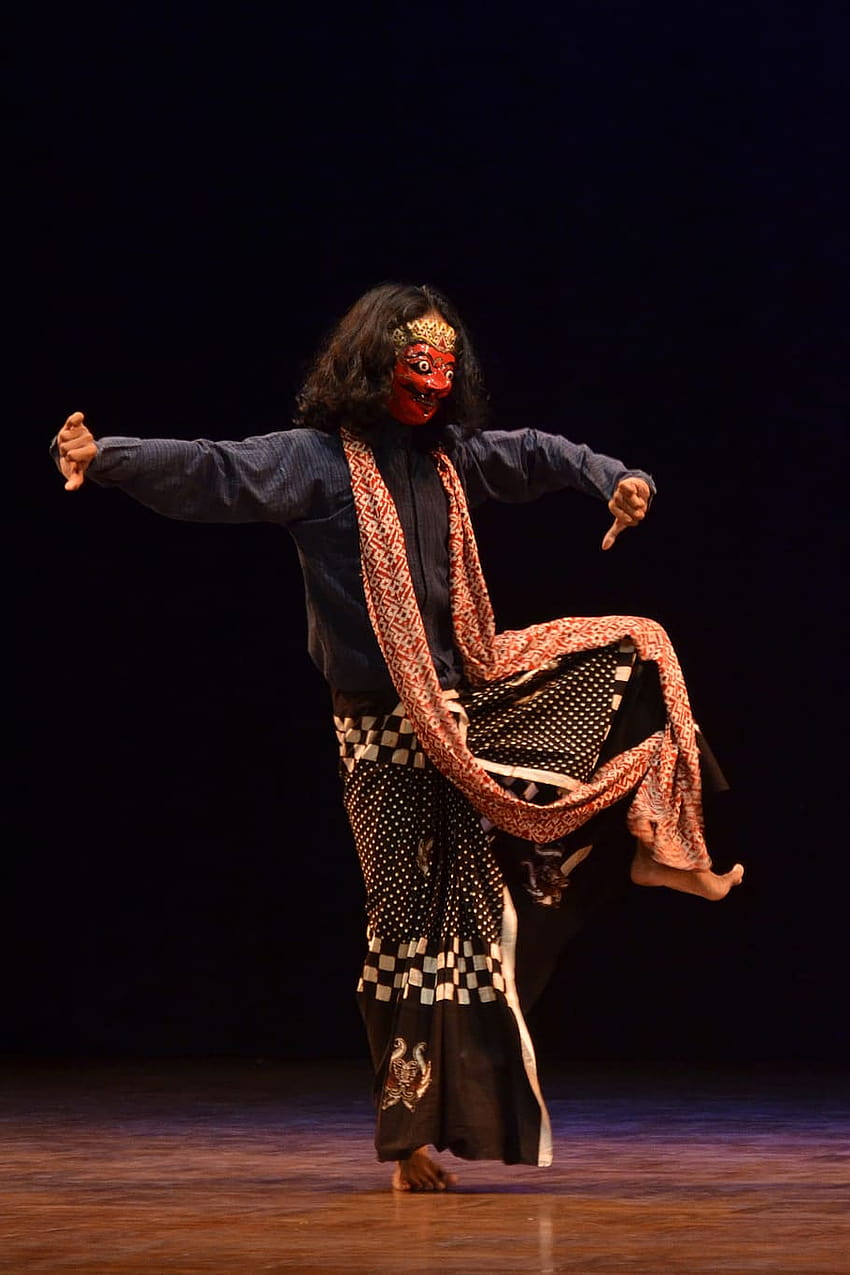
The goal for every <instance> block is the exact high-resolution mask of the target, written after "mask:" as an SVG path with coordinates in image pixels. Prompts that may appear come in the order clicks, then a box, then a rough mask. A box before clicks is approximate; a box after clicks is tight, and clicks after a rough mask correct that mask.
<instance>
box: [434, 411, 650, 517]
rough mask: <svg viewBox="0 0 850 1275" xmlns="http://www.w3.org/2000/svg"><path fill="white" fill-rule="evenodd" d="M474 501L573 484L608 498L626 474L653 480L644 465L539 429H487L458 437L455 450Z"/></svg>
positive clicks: (521, 497)
mask: <svg viewBox="0 0 850 1275" xmlns="http://www.w3.org/2000/svg"><path fill="white" fill-rule="evenodd" d="M453 459H454V461H455V465H456V467H457V469H458V472H459V474H460V477H461V480H462V481H463V483H464V486H465V488H466V494H467V499H468V501H469V503H470V505H472V506H474V505H480V504H482V503H483V502H484V501H485V500H504V501H515V502H519V501H526V500H535V499H536V498H537V497H538V496H542V495H544V494H545V493H546V492H550V491H561V490H563V489H564V488H568V487H572V488H575V489H576V490H577V491H582V492H584V493H585V494H586V495H588V496H596V497H598V498H599V499H600V500H604V501H606V502H607V501H609V500H610V499H611V497H612V496H613V494H614V491H615V489H616V487H617V484H618V483H619V482H621V481H622V479H623V478H642V479H643V481H644V482H645V483H647V484H648V486H649V490H650V492H651V494H652V495H653V496H654V495H655V490H656V489H655V483H654V482H653V479H652V477H651V475H650V474H647V473H645V472H644V471H643V470H642V469H627V468H626V466H625V465H624V464H623V463H622V461H619V460H615V459H614V458H613V457H611V456H604V455H603V454H602V453H601V452H594V451H591V449H590V448H589V447H587V446H586V445H585V444H583V443H572V442H570V440H569V439H568V438H563V437H562V436H561V435H560V434H545V433H543V432H542V431H541V430H538V429H518V430H483V431H482V432H481V433H480V434H473V435H472V436H471V437H470V438H467V439H465V440H463V441H462V442H459V443H458V444H457V446H456V449H455V451H454V453H453Z"/></svg>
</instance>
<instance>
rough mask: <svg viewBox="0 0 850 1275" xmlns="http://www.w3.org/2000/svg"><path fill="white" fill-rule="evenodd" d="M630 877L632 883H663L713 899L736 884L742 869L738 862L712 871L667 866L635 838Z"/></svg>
mask: <svg viewBox="0 0 850 1275" xmlns="http://www.w3.org/2000/svg"><path fill="white" fill-rule="evenodd" d="M631 878H632V880H633V881H634V883H635V885H655V886H665V887H666V888H667V889H668V890H679V891H680V892H681V893H682V894H696V895H698V897H699V898H701V899H710V900H711V901H712V902H716V901H717V900H718V899H725V898H726V895H727V894H728V893H729V891H730V890H731V889H732V887H733V886H736V885H740V884H741V881H742V880H743V878H744V869H743V867H742V865H741V864H740V863H736V864H735V866H734V868H731V869H730V870H729V871H728V872H712V871H711V870H710V869H705V870H698V871H688V870H687V869H685V868H669V867H668V866H667V865H666V864H664V863H658V862H656V860H655V859H653V857H652V855H651V853H650V851H649V850H648V849H647V847H646V846H645V845H643V844H642V842H641V841H640V840H639V841H638V845H637V850H636V851H635V857H634V858H633V859H632V867H631Z"/></svg>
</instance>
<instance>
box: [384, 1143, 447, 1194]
mask: <svg viewBox="0 0 850 1275" xmlns="http://www.w3.org/2000/svg"><path fill="white" fill-rule="evenodd" d="M456 1183H457V1178H456V1177H455V1175H454V1174H453V1173H446V1171H445V1169H441V1168H440V1166H439V1164H437V1162H436V1161H435V1160H432V1159H431V1157H430V1156H429V1155H426V1154H425V1148H424V1147H417V1149H416V1150H415V1151H414V1152H413V1155H411V1156H408V1158H407V1159H406V1160H399V1161H398V1163H397V1164H396V1166H395V1171H394V1173H393V1190H394V1191H446V1190H448V1188H449V1187H453V1186H455V1185H456Z"/></svg>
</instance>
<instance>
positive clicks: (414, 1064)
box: [381, 1036, 431, 1111]
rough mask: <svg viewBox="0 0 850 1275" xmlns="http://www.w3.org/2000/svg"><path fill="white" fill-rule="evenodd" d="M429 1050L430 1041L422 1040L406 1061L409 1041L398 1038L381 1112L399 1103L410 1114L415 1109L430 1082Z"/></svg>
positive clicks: (392, 1056)
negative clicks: (426, 1052)
mask: <svg viewBox="0 0 850 1275" xmlns="http://www.w3.org/2000/svg"><path fill="white" fill-rule="evenodd" d="M427 1048H428V1045H427V1042H426V1041H424V1040H420V1041H419V1043H418V1044H416V1045H414V1046H413V1049H412V1050H411V1054H412V1057H411V1058H407V1057H406V1054H407V1041H406V1040H405V1039H404V1037H403V1036H396V1038H395V1040H394V1041H393V1051H392V1054H391V1055H390V1063H389V1067H388V1069H387V1079H386V1084H385V1085H384V1096H383V1099H382V1101H381V1110H382V1111H386V1110H387V1109H388V1108H389V1107H394V1106H395V1105H396V1104H397V1103H399V1102H401V1103H403V1104H404V1105H405V1107H407V1110H408V1111H413V1110H414V1109H415V1107H416V1104H417V1103H418V1102H419V1099H420V1098H421V1097H422V1096H423V1094H424V1093H425V1092H426V1091H427V1089H428V1086H429V1085H430V1083H431V1063H430V1062H428V1061H427V1060H426V1058H425V1051H426V1049H427Z"/></svg>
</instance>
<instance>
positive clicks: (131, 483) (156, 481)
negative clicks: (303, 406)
mask: <svg viewBox="0 0 850 1275" xmlns="http://www.w3.org/2000/svg"><path fill="white" fill-rule="evenodd" d="M327 448H328V439H327V438H326V437H325V436H324V435H318V436H317V435H315V434H314V433H313V431H309V430H288V431H284V432H282V433H275V434H266V435H263V436H260V437H257V438H246V439H244V440H242V441H241V442H211V441H209V440H207V439H196V440H194V441H191V442H190V441H187V440H183V439H174V438H151V439H142V438H112V437H107V438H101V439H99V440H97V441H95V439H94V436H93V435H92V433H91V431H90V430H89V428H88V427H87V425H86V423H85V420H84V417H83V414H82V412H74V414H73V415H72V416H69V417H68V419H67V421H66V422H65V424H64V425H63V426H62V429H61V430H60V431H59V434H58V435H57V437H56V439H55V440H54V444H53V448H52V451H53V454H54V458H55V459H56V462H57V464H58V466H59V469H60V470H61V471H62V474H63V475H64V477H65V479H66V483H65V486H66V489H67V490H69V491H75V490H78V489H79V488H80V487H81V486H82V484H83V481H84V480H85V479H86V478H88V479H89V480H90V481H93V482H95V483H97V484H98V485H99V486H103V487H118V488H120V490H121V491H123V492H125V493H126V494H127V495H128V496H132V497H133V499H134V500H138V501H139V502H140V503H141V504H143V505H146V506H147V507H148V508H149V509H153V510H155V511H156V512H157V513H160V514H164V515H165V516H166V517H168V518H179V519H181V520H184V521H191V522H276V523H283V524H285V523H288V522H291V521H293V520H295V519H297V518H300V517H304V516H306V515H307V514H308V513H309V512H310V511H311V510H313V509H314V508H315V507H316V502H317V501H318V502H319V504H321V501H322V499H323V496H324V494H325V493H326V490H327V487H328V464H327V460H328V458H327V455H326V452H327Z"/></svg>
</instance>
